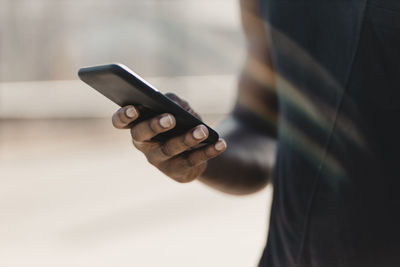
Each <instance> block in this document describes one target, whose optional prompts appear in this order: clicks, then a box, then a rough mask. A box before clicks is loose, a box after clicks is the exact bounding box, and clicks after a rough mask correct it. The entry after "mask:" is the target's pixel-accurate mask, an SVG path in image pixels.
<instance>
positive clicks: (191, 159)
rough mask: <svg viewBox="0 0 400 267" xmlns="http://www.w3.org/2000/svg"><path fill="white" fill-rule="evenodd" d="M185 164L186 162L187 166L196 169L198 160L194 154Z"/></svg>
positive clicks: (187, 158)
mask: <svg viewBox="0 0 400 267" xmlns="http://www.w3.org/2000/svg"><path fill="white" fill-rule="evenodd" d="M185 162H186V165H187V166H189V167H194V166H196V165H197V160H196V159H195V157H194V156H193V154H192V155H189V156H188V157H186V159H185Z"/></svg>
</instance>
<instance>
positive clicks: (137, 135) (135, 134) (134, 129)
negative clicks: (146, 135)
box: [131, 127, 142, 141]
mask: <svg viewBox="0 0 400 267" xmlns="http://www.w3.org/2000/svg"><path fill="white" fill-rule="evenodd" d="M131 136H132V139H133V140H134V141H142V140H141V134H140V131H139V130H138V129H137V127H132V128H131Z"/></svg>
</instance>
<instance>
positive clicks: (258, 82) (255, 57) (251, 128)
mask: <svg viewBox="0 0 400 267" xmlns="http://www.w3.org/2000/svg"><path fill="white" fill-rule="evenodd" d="M256 3H257V1H256V0H242V1H241V7H242V21H243V27H244V31H245V33H246V37H247V40H248V49H247V51H248V56H247V59H246V64H245V67H244V69H243V72H242V75H241V78H240V82H239V95H238V100H237V103H236V106H235V109H234V111H233V112H232V114H231V115H230V116H229V117H228V118H227V119H226V120H225V121H224V122H223V123H222V124H221V125H220V127H219V130H220V133H221V134H222V135H223V136H224V138H225V139H226V140H227V141H228V142H229V143H230V144H229V147H230V148H229V149H228V150H227V151H226V149H227V145H226V142H225V141H224V139H220V140H219V141H218V142H217V143H215V144H211V145H207V146H205V147H201V148H197V146H198V144H200V143H201V142H202V141H203V140H205V139H206V138H207V136H208V131H207V128H206V127H205V126H204V125H199V126H197V127H195V128H194V129H192V130H190V131H189V132H187V133H186V134H184V135H181V136H175V137H173V138H171V139H169V140H167V141H165V142H163V143H159V142H155V141H153V137H155V136H156V135H158V134H160V133H163V132H166V131H169V130H171V129H173V128H174V127H175V125H176V121H175V118H174V117H173V115H171V114H161V115H159V116H157V117H155V118H152V119H149V120H145V121H141V122H139V123H136V124H135V123H134V121H135V120H136V119H137V118H139V117H140V114H139V110H138V109H136V107H134V106H126V107H122V108H121V109H119V110H118V111H117V112H116V113H115V114H114V115H113V125H114V126H115V127H116V128H119V129H130V131H131V136H132V141H133V144H134V146H135V147H136V148H137V149H138V150H140V151H141V152H143V154H144V155H145V156H146V158H147V160H148V161H149V163H150V164H152V165H154V166H155V167H156V168H158V169H159V170H160V171H161V172H163V173H164V174H166V175H167V176H168V177H170V178H172V179H174V180H175V181H177V182H180V183H187V182H191V181H193V180H195V179H198V180H200V181H201V182H203V183H205V184H207V185H209V186H211V187H213V188H215V189H217V190H220V191H223V192H226V193H231V194H249V193H252V192H255V191H258V190H260V189H261V188H263V187H264V186H265V185H266V184H267V183H268V180H269V177H270V175H271V170H272V167H273V162H274V155H275V132H276V117H277V98H276V93H275V90H274V89H273V88H274V86H273V85H274V75H273V73H274V72H273V70H272V67H271V60H270V57H269V52H268V42H267V39H266V34H265V28H264V26H263V23H262V22H261V20H260V19H259V14H258V7H257V5H256ZM170 98H175V99H173V100H174V101H176V102H178V103H179V104H181V105H182V106H183V107H184V108H185V109H186V110H188V111H189V112H192V114H193V115H195V116H196V115H197V114H195V113H194V111H193V110H191V108H190V106H189V104H188V103H186V102H185V101H183V100H181V99H179V98H178V97H176V96H172V95H170ZM217 156H218V157H217ZM211 159H213V160H211Z"/></svg>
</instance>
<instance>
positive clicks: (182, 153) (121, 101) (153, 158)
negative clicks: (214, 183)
mask: <svg viewBox="0 0 400 267" xmlns="http://www.w3.org/2000/svg"><path fill="white" fill-rule="evenodd" d="M79 76H80V77H81V79H82V80H83V81H85V82H86V83H88V84H89V85H91V86H92V87H93V88H95V89H96V90H97V91H99V92H100V93H102V94H103V95H105V96H106V97H108V98H110V99H111V100H112V101H114V102H115V103H117V104H118V105H120V106H122V108H120V109H119V110H118V111H117V112H116V113H115V114H114V115H113V119H112V121H113V125H114V126H115V127H116V128H119V129H130V130H131V136H132V140H133V144H134V146H135V147H136V148H137V149H139V150H140V151H142V152H143V153H144V154H145V156H146V157H147V159H148V161H149V162H150V163H151V164H153V165H154V166H156V167H157V168H158V169H159V170H161V171H162V172H164V173H165V174H166V175H168V176H169V177H171V178H173V179H174V180H176V181H178V182H182V183H183V182H190V181H192V180H194V179H195V178H197V177H198V176H200V175H201V174H202V173H203V172H204V170H205V169H206V166H207V161H208V160H209V159H211V158H213V157H216V156H218V155H219V154H221V153H222V152H223V151H225V150H226V143H225V141H224V140H222V139H219V137H218V134H217V133H216V132H215V131H214V130H213V129H211V128H210V127H208V126H207V125H205V124H204V123H202V122H201V120H200V119H199V118H198V117H197V116H196V114H195V113H194V112H193V111H192V110H191V108H190V106H189V105H188V104H187V103H186V102H185V101H183V100H181V99H180V98H179V97H177V96H174V95H170V96H169V98H168V97H166V96H164V95H162V94H161V93H159V92H158V91H157V90H155V89H154V87H152V86H151V85H150V84H149V83H147V82H146V81H144V80H143V79H142V78H140V77H139V76H137V74H135V73H133V72H132V71H130V70H129V69H127V68H126V67H125V66H122V65H115V64H112V65H105V66H97V67H91V68H85V69H81V70H80V71H79Z"/></svg>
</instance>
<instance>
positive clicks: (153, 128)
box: [148, 118, 161, 136]
mask: <svg viewBox="0 0 400 267" xmlns="http://www.w3.org/2000/svg"><path fill="white" fill-rule="evenodd" d="M158 121H159V119H158V118H155V119H153V120H150V121H149V122H148V128H149V130H150V133H151V134H152V135H153V136H155V135H157V134H159V133H160V132H161V131H160V127H159V126H158V123H159V122H158Z"/></svg>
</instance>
